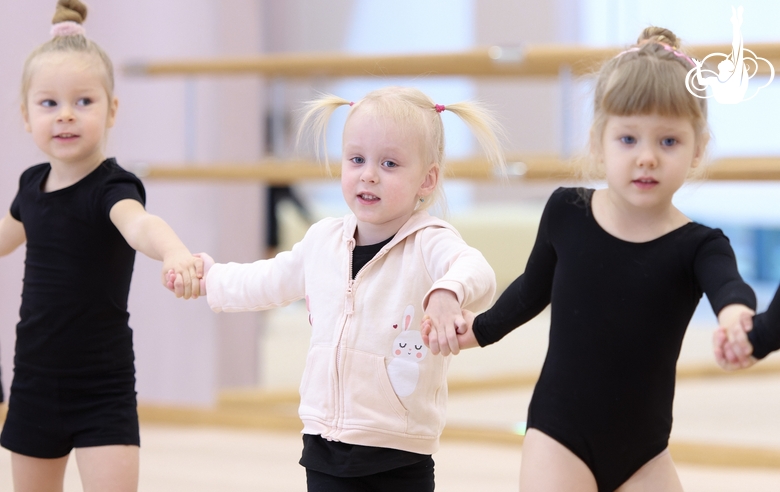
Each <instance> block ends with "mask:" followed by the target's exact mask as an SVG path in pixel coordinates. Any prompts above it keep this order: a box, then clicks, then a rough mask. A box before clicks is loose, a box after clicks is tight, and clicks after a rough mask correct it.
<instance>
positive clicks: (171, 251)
mask: <svg viewBox="0 0 780 492" xmlns="http://www.w3.org/2000/svg"><path fill="white" fill-rule="evenodd" d="M109 217H110V218H111V222H113V224H114V225H115V226H116V228H117V229H118V230H119V232H120V233H121V234H122V237H124V238H125V240H126V241H127V244H129V245H130V247H132V248H133V249H135V250H136V251H140V252H141V253H143V254H145V255H146V256H148V257H149V258H152V259H154V260H160V261H162V262H163V267H162V274H161V278H162V284H163V285H166V286H167V283H168V274H169V272H170V271H171V270H173V272H175V274H176V275H181V277H182V281H183V286H184V289H183V293H182V295H183V296H184V298H185V299H189V298H190V297H198V295H199V293H200V282H199V278H200V277H202V275H203V261H202V260H201V259H200V258H197V257H195V256H193V255H192V253H190V251H189V250H188V249H187V247H186V246H184V243H182V242H181V240H180V239H179V236H177V235H176V233H175V232H173V229H171V227H170V226H169V225H168V224H167V223H166V222H165V221H164V220H162V219H161V218H160V217H157V216H156V215H152V214H150V213H148V212H147V211H146V210H145V209H144V207H143V205H141V203H140V202H138V201H136V200H133V199H125V200H120V201H118V202H117V203H116V204H115V205H114V206H113V207H111V211H110V212H109ZM177 297H179V295H178V293H177Z"/></svg>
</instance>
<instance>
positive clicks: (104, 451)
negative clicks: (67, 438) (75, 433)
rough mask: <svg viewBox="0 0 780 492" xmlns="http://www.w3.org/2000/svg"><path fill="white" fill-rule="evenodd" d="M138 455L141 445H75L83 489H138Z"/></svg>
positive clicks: (129, 491)
mask: <svg viewBox="0 0 780 492" xmlns="http://www.w3.org/2000/svg"><path fill="white" fill-rule="evenodd" d="M138 459H139V458H138V446H124V445H112V446H92V447H84V448H76V463H77V464H78V466H79V473H80V474H81V483H83V484H84V492H102V491H107V490H110V491H111V492H136V491H137V490H138Z"/></svg>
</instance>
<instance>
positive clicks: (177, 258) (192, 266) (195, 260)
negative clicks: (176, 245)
mask: <svg viewBox="0 0 780 492" xmlns="http://www.w3.org/2000/svg"><path fill="white" fill-rule="evenodd" d="M172 278H173V279H174V280H173V288H171V279H172ZM201 278H203V260H202V259H201V258H199V257H198V256H197V255H193V254H191V253H190V252H189V251H187V250H186V249H182V250H175V251H172V252H170V253H168V254H167V255H166V256H165V257H164V258H163V279H162V282H163V285H164V286H165V287H166V288H167V289H169V290H173V292H174V294H176V297H184V298H185V299H189V298H193V299H197V298H198V296H199V295H201V292H200V279H201Z"/></svg>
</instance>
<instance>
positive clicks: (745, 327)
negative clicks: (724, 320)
mask: <svg viewBox="0 0 780 492" xmlns="http://www.w3.org/2000/svg"><path fill="white" fill-rule="evenodd" d="M752 329H753V313H752V312H751V311H747V310H745V311H743V312H740V313H739V316H738V318H737V321H736V322H733V323H732V324H731V326H719V327H718V329H716V330H715V333H713V336H712V345H713V352H714V354H715V361H716V362H717V363H718V365H719V366H720V367H721V368H723V369H725V370H727V371H732V370H735V369H744V368H747V367H750V366H752V365H753V364H755V363H756V358H755V357H752V356H751V354H752V353H753V346H752V345H751V344H750V340H748V338H747V332H749V331H750V330H752Z"/></svg>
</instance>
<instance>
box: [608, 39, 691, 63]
mask: <svg viewBox="0 0 780 492" xmlns="http://www.w3.org/2000/svg"><path fill="white" fill-rule="evenodd" d="M645 44H647V43H642V44H641V45H640V46H634V47H633V48H629V49H627V50H626V51H621V52H620V53H618V54H617V56H615V58H617V57H619V56H621V55H625V54H626V53H631V52H632V51H639V50H640V49H642V46H644V45H645ZM655 44H659V45H661V46H663V48H664V49H665V50H666V51H671V52H672V54H673V55H674V56H676V57H678V58H682V59H684V60H687V61H688V63H690V64H691V65H693V66H694V67H695V66H696V62H694V61H693V60H692V59H691V57H689V56H688V55H686V54H685V53H683V52H682V51H677V50H676V49H674V48H672V47H671V46H669V45H668V44H665V43H658V42H656V43H655Z"/></svg>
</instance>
